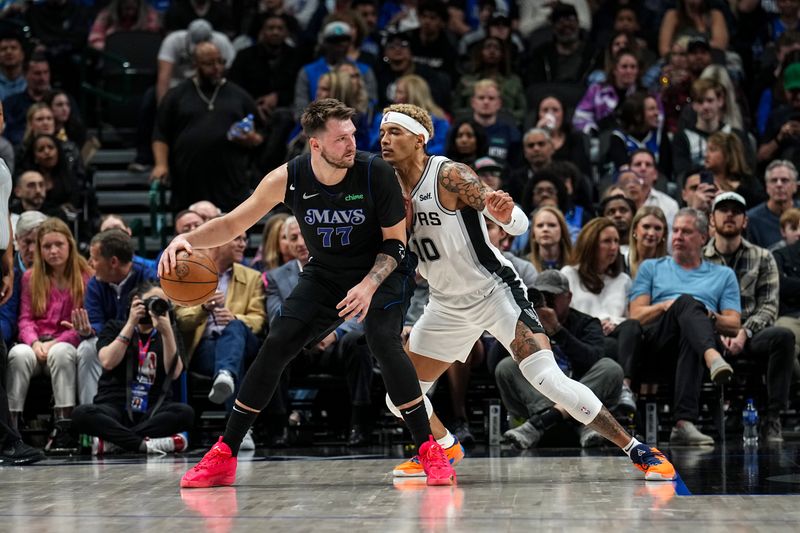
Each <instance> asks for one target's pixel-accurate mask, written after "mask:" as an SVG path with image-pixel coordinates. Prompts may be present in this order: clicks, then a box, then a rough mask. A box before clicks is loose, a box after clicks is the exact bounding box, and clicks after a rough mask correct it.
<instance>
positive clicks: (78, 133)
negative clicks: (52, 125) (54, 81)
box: [44, 89, 86, 148]
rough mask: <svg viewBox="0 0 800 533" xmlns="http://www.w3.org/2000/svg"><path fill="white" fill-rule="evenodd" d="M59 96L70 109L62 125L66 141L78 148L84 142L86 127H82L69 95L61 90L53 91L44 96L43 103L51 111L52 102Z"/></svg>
mask: <svg viewBox="0 0 800 533" xmlns="http://www.w3.org/2000/svg"><path fill="white" fill-rule="evenodd" d="M60 95H64V96H66V97H67V100H68V101H69V107H70V111H69V118H68V119H67V122H66V123H65V124H64V131H65V132H66V134H67V139H69V140H70V141H72V142H74V143H75V144H76V145H77V146H78V147H79V148H80V147H81V146H83V144H84V143H85V142H86V126H84V124H83V122H82V121H81V119H80V116H79V112H78V109H77V107H76V105H75V102H73V101H72V98H70V96H69V94H68V93H67V92H66V91H64V90H63V89H53V90H51V91H48V92H47V94H45V95H44V102H45V103H46V104H47V105H49V106H50V109H52V108H53V100H55V98H56V96H60Z"/></svg>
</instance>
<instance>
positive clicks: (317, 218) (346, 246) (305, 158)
mask: <svg viewBox="0 0 800 533" xmlns="http://www.w3.org/2000/svg"><path fill="white" fill-rule="evenodd" d="M288 169H289V179H288V180H287V183H286V197H285V199H284V203H285V204H286V205H287V206H288V207H289V208H290V209H291V210H292V212H293V213H294V216H295V217H297V221H298V222H299V225H300V231H301V233H302V234H303V238H304V239H305V241H306V246H307V247H308V251H309V254H310V259H309V262H310V264H312V265H315V266H318V267H322V268H324V269H328V270H336V271H342V270H346V271H354V272H352V274H353V275H355V274H356V272H355V271H359V273H358V275H359V276H363V275H366V273H367V272H369V270H370V269H371V268H372V266H373V265H374V264H375V257H376V256H377V254H378V252H379V250H380V247H381V243H382V242H383V233H382V232H381V227H385V228H386V227H391V226H394V225H395V224H397V223H398V222H400V221H401V220H403V219H404V218H405V209H404V208H403V196H402V192H401V190H400V184H399V182H398V181H397V177H396V176H395V173H394V169H393V168H392V167H391V166H389V164H388V163H386V162H385V161H384V160H382V159H380V158H379V157H377V156H375V155H373V154H370V153H368V152H357V153H356V158H355V163H354V165H353V166H352V167H351V168H349V169H348V170H347V174H346V175H345V177H344V179H342V181H340V182H339V183H337V184H336V185H332V186H327V185H323V184H322V183H320V182H319V181H318V180H317V178H316V177H315V176H314V171H313V170H312V168H311V156H310V155H302V156H298V157H296V158H294V159H292V160H291V161H289V164H288ZM407 255H411V254H407ZM407 262H408V261H404V265H403V267H404V268H412V270H413V266H410V265H408V266H407V265H405V263H407Z"/></svg>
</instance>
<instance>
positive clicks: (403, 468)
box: [392, 435, 464, 477]
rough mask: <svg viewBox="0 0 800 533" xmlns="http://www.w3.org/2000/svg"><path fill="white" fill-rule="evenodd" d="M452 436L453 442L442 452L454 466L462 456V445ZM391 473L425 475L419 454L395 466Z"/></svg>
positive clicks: (401, 475) (403, 475) (406, 475)
mask: <svg viewBox="0 0 800 533" xmlns="http://www.w3.org/2000/svg"><path fill="white" fill-rule="evenodd" d="M453 438H454V439H455V442H453V444H452V445H451V446H449V447H447V448H445V449H444V453H445V455H447V458H448V459H449V460H450V464H451V465H454V466H455V465H457V464H458V463H459V462H460V461H461V459H463V458H464V446H462V445H461V443H460V442H458V437H456V436H455V435H453ZM392 475H394V477H425V470H423V469H422V465H421V464H420V462H419V455H415V456H414V457H412V458H411V459H409V460H408V461H405V462H403V463H400V464H399V465H397V466H395V467H394V470H392Z"/></svg>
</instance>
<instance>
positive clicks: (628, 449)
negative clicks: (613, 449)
mask: <svg viewBox="0 0 800 533" xmlns="http://www.w3.org/2000/svg"><path fill="white" fill-rule="evenodd" d="M640 444H641V442H639V441H638V440H636V437H632V438H631V441H630V442H629V443H628V444H626V445H625V446H623V447H622V451H623V452H625V453H626V454H628V457H630V456H631V451H632V450H633V449H634V448H636V447H637V446H638V445H640Z"/></svg>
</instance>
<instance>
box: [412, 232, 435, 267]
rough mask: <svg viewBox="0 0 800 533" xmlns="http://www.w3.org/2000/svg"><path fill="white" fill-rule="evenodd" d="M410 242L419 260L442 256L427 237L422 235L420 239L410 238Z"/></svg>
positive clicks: (432, 259)
mask: <svg viewBox="0 0 800 533" xmlns="http://www.w3.org/2000/svg"><path fill="white" fill-rule="evenodd" d="M410 244H411V247H412V249H413V252H414V253H416V254H417V257H419V260H420V261H423V262H427V261H436V260H438V259H440V258H441V257H442V256H441V255H440V254H439V250H437V249H436V245H435V244H434V243H433V241H432V240H431V239H429V238H427V237H423V238H422V239H415V238H414V239H411V241H410Z"/></svg>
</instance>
